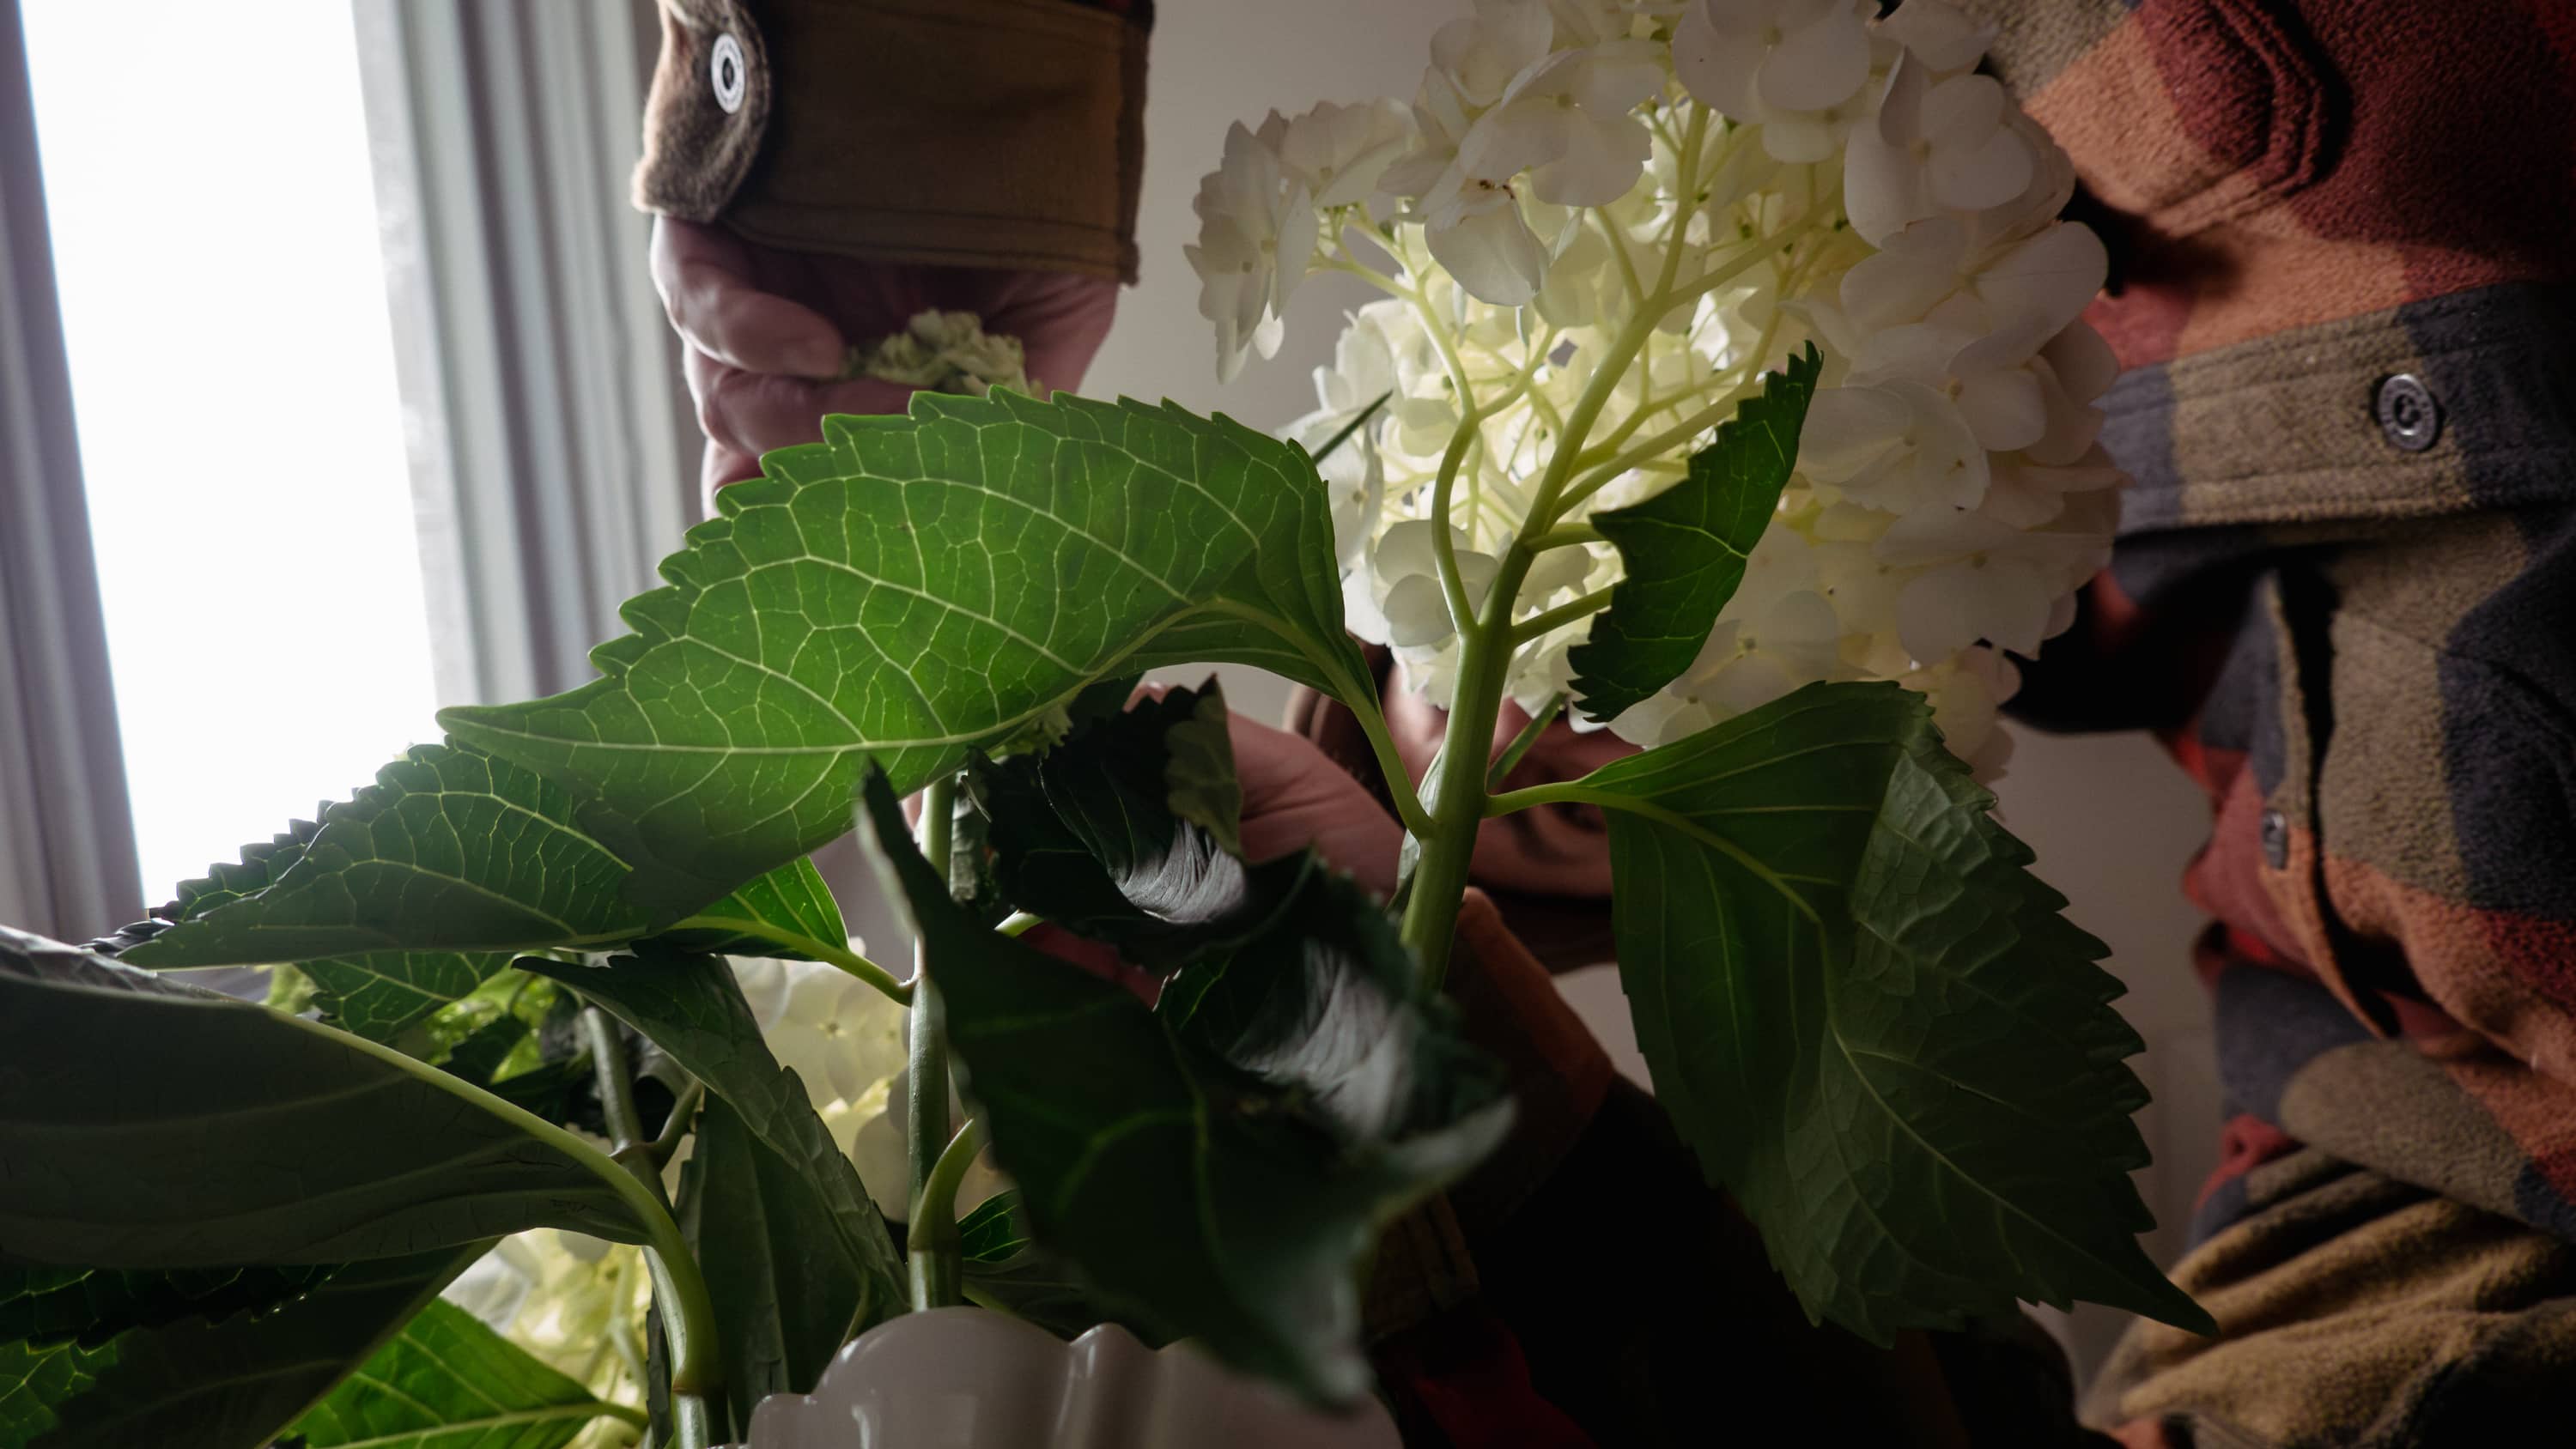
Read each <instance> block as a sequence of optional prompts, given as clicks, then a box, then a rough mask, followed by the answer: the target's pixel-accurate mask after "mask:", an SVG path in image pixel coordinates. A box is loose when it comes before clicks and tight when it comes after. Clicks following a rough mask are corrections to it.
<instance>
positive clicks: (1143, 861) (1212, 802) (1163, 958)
mask: <svg viewBox="0 0 2576 1449" xmlns="http://www.w3.org/2000/svg"><path fill="white" fill-rule="evenodd" d="M973 794H974V796H975V799H976V803H977V805H978V808H979V809H980V810H981V811H982V812H983V814H984V816H985V817H986V818H987V819H988V820H989V821H990V825H989V836H990V839H991V842H992V845H993V848H994V853H995V866H996V872H997V875H998V878H999V881H1000V885H1001V890H1002V894H1003V896H1004V897H1005V898H1006V899H1008V900H1009V901H1010V903H1011V904H1012V905H1014V906H1017V907H1019V908H1020V909H1022V910H1025V911H1030V912H1033V913H1035V914H1037V915H1040V916H1043V917H1045V918H1046V919H1048V920H1049V921H1052V922H1054V923H1056V924H1057V925H1060V926H1063V927H1064V928H1065V929H1067V930H1069V931H1072V932H1074V933H1075V934H1077V935H1082V936H1087V937H1090V938H1092V939H1094V940H1099V941H1105V942H1107V943H1109V944H1111V945H1113V946H1116V947H1117V948H1118V950H1119V953H1120V954H1121V955H1123V956H1125V957H1126V958H1127V959H1128V960H1130V961H1132V962H1134V963H1136V964H1137V965H1139V966H1144V967H1148V968H1151V969H1155V970H1169V969H1171V968H1174V967H1177V966H1180V965H1182V964H1183V963H1185V962H1188V961H1191V960H1194V959H1196V958H1198V957H1199V956H1201V955H1204V954H1205V953H1207V952H1209V951H1214V950H1222V949H1224V948H1226V947H1229V946H1231V945H1233V944H1234V943H1236V942H1239V941H1242V940H1244V939H1246V938H1247V937H1249V936H1251V935H1253V934H1255V933H1257V932H1259V931H1261V930H1262V929H1264V928H1265V927H1266V926H1268V925H1269V924H1270V923H1271V922H1272V921H1273V920H1275V919H1276V918H1277V917H1278V915H1279V913H1280V912H1281V911H1282V910H1284V909H1286V908H1287V906H1288V903H1289V901H1290V900H1291V899H1292V898H1293V897H1294V896H1295V895H1296V894H1297V891H1298V889H1299V887H1300V885H1301V883H1302V882H1303V881H1304V880H1305V878H1306V874H1307V870H1308V868H1309V864H1310V862H1309V860H1308V858H1307V857H1306V856H1303V855H1298V856H1289V857H1284V858H1282V859H1278V860H1273V861H1268V862H1265V863H1263V864H1261V865H1255V866H1246V865H1245V864H1244V863H1243V861H1242V860H1241V859H1239V858H1238V856H1237V851H1238V849H1239V846H1238V844H1237V843H1236V842H1235V837H1236V833H1237V830H1238V822H1239V818H1240V816H1241V813H1242V792H1241V789H1240V787H1238V786H1237V785H1236V784H1235V781H1234V757H1233V751H1232V748H1231V746H1229V745H1228V744H1227V743H1226V735H1225V700H1224V697H1223V695H1222V694H1220V693H1219V692H1218V691H1217V690H1216V688H1215V687H1214V686H1213V684H1211V685H1210V686H1209V687H1208V688H1207V689H1205V690H1201V691H1193V690H1188V689H1175V690H1172V691H1170V692H1168V693H1166V694H1165V695H1164V696H1163V697H1162V698H1161V699H1159V700H1151V699H1149V700H1141V701H1139V702H1138V703H1137V704H1136V706H1135V708H1133V709H1130V710H1128V711H1127V712H1125V713H1123V714H1116V715H1110V716H1108V717H1106V718H1102V719H1099V720H1096V721H1094V722H1092V723H1090V724H1086V725H1083V726H1081V727H1080V728H1078V729H1076V730H1074V732H1073V733H1072V734H1070V735H1068V736H1067V737H1066V738H1065V740H1064V742H1063V743H1062V744H1059V745H1057V746H1056V747H1055V748H1054V749H1052V750H1049V751H1047V752H1046V753H1045V754H1043V755H1013V756H1009V757H1007V758H1004V759H1000V760H991V761H979V762H978V763H977V765H976V767H975V771H974V776H973Z"/></svg>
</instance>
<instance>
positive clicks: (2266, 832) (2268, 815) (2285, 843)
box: [2263, 810, 2290, 870]
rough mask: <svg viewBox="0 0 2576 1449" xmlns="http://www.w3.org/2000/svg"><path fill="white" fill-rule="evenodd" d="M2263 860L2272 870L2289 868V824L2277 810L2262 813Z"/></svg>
mask: <svg viewBox="0 0 2576 1449" xmlns="http://www.w3.org/2000/svg"><path fill="white" fill-rule="evenodd" d="M2263 859H2264V860H2265V861H2267V862H2268V863H2270V865H2271V867H2272V868H2273V869H2274V870H2287V869H2289V866H2290V822H2289V821H2288V820H2287V819H2286V818H2284V817H2283V816H2282V814H2281V812H2280V811H2278V810H2266V811H2264V812H2263Z"/></svg>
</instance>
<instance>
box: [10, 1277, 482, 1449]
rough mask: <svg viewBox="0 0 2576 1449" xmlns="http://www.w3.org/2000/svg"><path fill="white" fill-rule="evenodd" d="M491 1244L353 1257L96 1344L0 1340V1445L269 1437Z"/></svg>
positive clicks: (254, 1443) (47, 1447)
mask: <svg viewBox="0 0 2576 1449" xmlns="http://www.w3.org/2000/svg"><path fill="white" fill-rule="evenodd" d="M487 1246H488V1244H482V1243H477V1244H472V1245H470V1246H467V1247H463V1248H454V1249H442V1250H440V1251H437V1252H432V1253H423V1254H412V1255H407V1256H403V1257H396V1258H381V1259H376V1260H373V1261H370V1262H363V1263H352V1264H350V1265H348V1266H347V1267H345V1268H342V1269H340V1270H338V1271H336V1272H334V1273H332V1274H331V1275H330V1277H329V1279H328V1280H327V1281H325V1282H322V1283H320V1284H318V1285H316V1286H315V1287H314V1288H313V1289H312V1290H311V1291H310V1292H308V1293H306V1294H304V1295H303V1296H301V1297H299V1298H296V1299H294V1300H293V1301H291V1302H287V1303H285V1304H283V1305H281V1306H279V1307H277V1308H276V1309H275V1310H273V1311H270V1312H266V1313H261V1314H257V1315H236V1316H234V1317H231V1318H228V1319H225V1320H224V1321H222V1322H209V1321H208V1320H206V1319H205V1318H202V1317H183V1318H178V1319H174V1320H172V1321H170V1322H168V1323H163V1324H158V1325H152V1326H143V1327H134V1328H129V1329H128V1330H126V1331H125V1332H123V1333H120V1334H118V1335H117V1336H116V1337H114V1338H112V1339H110V1340H108V1341H107V1342H105V1343H103V1344H99V1345H95V1346H85V1345H82V1344H77V1343H64V1344H56V1345H52V1346H40V1345H36V1344H32V1343H28V1342H25V1341H19V1342H5V1341H0V1449H138V1446H144V1445H153V1446H159V1445H186V1446H188V1449H268V1446H269V1445H271V1444H272V1443H273V1442H275V1441H276V1440H277V1437H278V1435H279V1434H280V1433H281V1432H282V1431H284V1430H285V1429H286V1427H287V1425H289V1424H290V1423H293V1422H294V1421H295V1419H296V1417H297V1416H298V1415H300V1414H302V1413H304V1412H305V1410H306V1409H307V1408H308V1407H310V1406H311V1405H312V1404H313V1403H314V1402H315V1401H316V1400H318V1399H321V1398H322V1397H323V1396H324V1395H325V1394H327V1393H330V1392H331V1390H332V1386H333V1385H335V1384H338V1383H340V1382H341V1380H342V1379H344V1378H345V1377H347V1376H348V1375H349V1374H350V1372H351V1371H352V1370H355V1369H356V1368H358V1366H359V1365H361V1364H363V1363H365V1362H367V1360H368V1359H369V1357H370V1356H371V1355H373V1354H374V1353H375V1352H376V1350H377V1348H378V1346H379V1345H381V1344H383V1343H384V1342H386V1341H387V1340H388V1339H389V1338H391V1337H392V1336H393V1335H394V1334H395V1333H396V1332H397V1331H399V1330H400V1329H401V1328H402V1327H403V1325H404V1324H406V1323H408V1322H410V1321H412V1320H413V1318H414V1316H415V1315H417V1314H418V1313H419V1312H421V1311H422V1309H423V1308H424V1307H426V1306H427V1305H429V1304H431V1303H433V1302H434V1301H436V1299H437V1295H438V1291H439V1289H441V1288H443V1287H445V1286H446V1285H447V1283H448V1282H449V1281H450V1280H451V1279H453V1278H454V1277H455V1276H456V1275H457V1274H458V1273H460V1272H462V1271H463V1270H464V1268H465V1266H466V1265H467V1264H468V1263H471V1262H472V1261H474V1259H475V1258H477V1257H479V1256H481V1255H482V1253H483V1251H484V1249H485V1248H486V1247H487ZM439 1449H447V1446H445V1445H444V1444H442V1445H440V1446H439Z"/></svg>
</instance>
